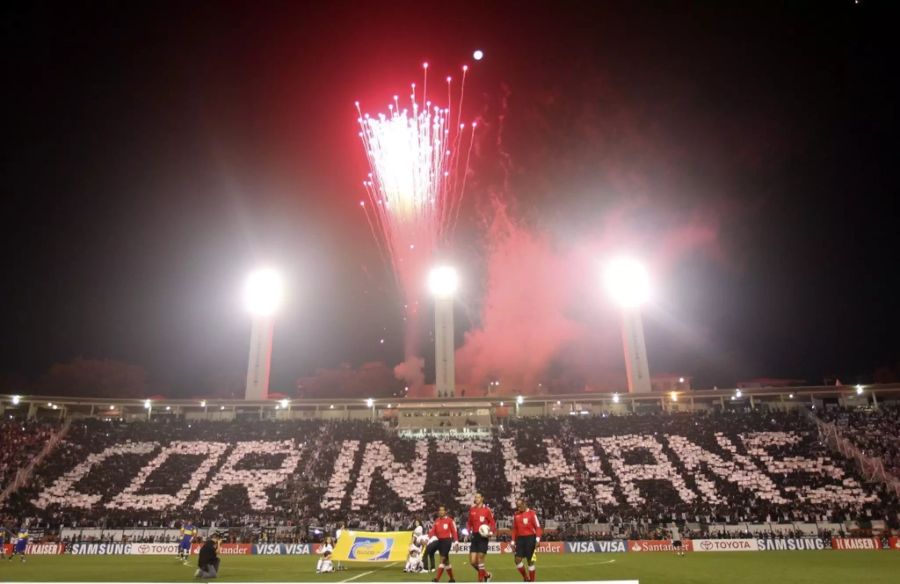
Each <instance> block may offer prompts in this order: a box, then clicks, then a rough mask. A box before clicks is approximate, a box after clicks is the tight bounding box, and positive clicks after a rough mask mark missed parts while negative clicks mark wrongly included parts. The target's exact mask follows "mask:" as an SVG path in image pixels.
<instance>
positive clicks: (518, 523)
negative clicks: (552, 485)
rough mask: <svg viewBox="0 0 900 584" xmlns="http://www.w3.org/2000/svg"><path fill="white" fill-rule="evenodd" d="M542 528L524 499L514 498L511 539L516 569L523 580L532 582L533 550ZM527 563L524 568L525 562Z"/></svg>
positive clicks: (533, 575) (533, 579)
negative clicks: (514, 549)
mask: <svg viewBox="0 0 900 584" xmlns="http://www.w3.org/2000/svg"><path fill="white" fill-rule="evenodd" d="M542 534H543V530H542V529H541V524H540V523H539V522H538V518H537V515H536V514H535V512H534V511H533V510H531V509H529V508H528V505H526V504H525V499H523V498H521V497H519V498H518V499H516V514H515V516H514V517H513V528H512V541H513V545H514V546H515V548H516V551H515V562H516V569H517V570H518V571H519V574H522V579H523V580H524V581H525V582H534V581H535V573H536V567H535V565H534V550H535V549H536V548H537V544H538V543H540V541H541V535H542ZM526 563H527V564H528V568H527V570H526V568H525V564H526Z"/></svg>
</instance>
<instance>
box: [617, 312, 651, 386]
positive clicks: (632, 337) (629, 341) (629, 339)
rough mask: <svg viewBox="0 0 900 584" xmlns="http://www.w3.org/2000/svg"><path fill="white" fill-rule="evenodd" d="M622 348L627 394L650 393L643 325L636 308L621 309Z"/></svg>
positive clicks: (648, 367)
mask: <svg viewBox="0 0 900 584" xmlns="http://www.w3.org/2000/svg"><path fill="white" fill-rule="evenodd" d="M622 346H623V347H624V349H625V371H626V374H627V376H628V393H650V366H649V365H648V363H647V345H646V343H645V342H644V324H643V322H642V321H641V311H640V309H639V308H637V307H626V308H623V309H622Z"/></svg>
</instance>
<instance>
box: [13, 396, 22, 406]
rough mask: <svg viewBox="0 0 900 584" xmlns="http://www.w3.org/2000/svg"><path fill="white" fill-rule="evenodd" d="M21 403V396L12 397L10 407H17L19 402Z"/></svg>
mask: <svg viewBox="0 0 900 584" xmlns="http://www.w3.org/2000/svg"><path fill="white" fill-rule="evenodd" d="M21 401H22V396H20V395H14V396H12V405H14V406H17V405H19V402H21Z"/></svg>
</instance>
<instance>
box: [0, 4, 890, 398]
mask: <svg viewBox="0 0 900 584" xmlns="http://www.w3.org/2000/svg"><path fill="white" fill-rule="evenodd" d="M892 4H895V3H892V2H871V1H866V0H862V1H861V2H859V3H855V2H853V0H847V1H833V2H808V3H805V2H787V3H785V2H772V3H760V2H753V3H749V2H702V3H691V2H652V3H638V2H616V3H612V2H609V3H601V2H582V3H573V4H566V3H562V2H551V3H545V4H543V5H541V4H539V3H536V2H515V3H513V2H510V3H499V2H479V3H474V4H471V5H463V4H458V3H443V4H433V5H432V4H430V3H427V2H419V3H415V4H409V5H405V4H404V3H402V2H378V3H368V4H366V3H356V4H353V3H340V2H319V3H305V2H263V1H260V2H244V3H232V2H176V3H165V2H99V1H94V2H86V3H78V2H65V3H62V2H61V3H47V2H25V3H5V4H4V7H3V8H2V10H3V51H2V60H3V70H4V91H3V98H4V102H5V104H4V108H3V112H4V117H5V121H4V124H3V127H4V137H5V140H4V141H5V152H4V155H3V173H2V176H3V187H2V188H3V206H2V208H3V213H2V215H0V217H2V229H0V241H2V249H3V253H4V259H5V261H4V270H3V277H2V278H0V327H2V330H3V335H2V341H0V380H2V382H3V386H2V387H0V393H12V392H17V391H22V390H28V389H29V388H32V385H31V384H33V383H35V382H36V381H37V380H38V379H39V378H40V376H41V375H42V374H43V373H45V372H46V371H47V370H48V369H49V368H50V367H51V365H53V364H54V363H61V362H66V361H69V360H71V359H73V358H75V357H79V356H81V357H86V358H97V359H115V360H119V361H124V362H127V363H133V364H136V365H140V366H142V367H144V368H145V369H146V370H147V372H148V375H149V379H150V386H151V389H152V391H153V392H154V393H162V394H165V395H170V396H185V395H210V394H212V393H214V392H216V391H218V392H220V393H221V391H222V388H223V387H225V386H234V385H235V383H237V385H240V380H241V378H242V376H243V375H244V372H245V368H246V359H247V344H248V341H249V319H248V318H247V316H246V314H245V313H244V312H243V311H242V308H241V305H240V299H239V291H240V286H241V282H242V279H243V277H244V275H245V274H246V273H247V272H248V271H249V270H250V269H251V268H252V267H253V266H255V265H256V264H258V263H259V262H261V261H268V262H272V263H275V264H277V265H279V266H281V267H282V268H283V269H284V270H285V272H286V273H287V276H288V279H289V287H290V297H289V300H288V303H287V306H286V307H285V310H284V311H283V313H282V314H281V316H280V317H279V320H278V323H277V325H276V333H275V354H274V361H273V377H272V388H273V390H289V389H290V388H292V387H294V385H295V380H296V379H297V378H298V377H301V376H309V375H312V374H314V372H315V370H316V369H320V368H334V367H337V366H339V365H340V364H341V363H349V364H350V365H351V366H353V367H357V366H359V365H361V364H362V363H365V362H372V361H383V362H385V363H387V364H388V365H389V366H393V365H395V364H397V363H398V362H400V361H401V360H402V359H403V354H402V346H403V341H402V331H403V327H402V324H401V310H400V305H401V304H402V301H401V299H400V297H399V293H398V291H397V289H396V287H395V285H394V281H393V279H392V277H391V274H390V271H389V268H388V266H387V265H385V263H384V262H383V261H382V259H381V258H380V256H379V254H378V252H377V249H376V247H375V245H374V242H373V239H372V236H371V235H370V233H369V229H368V227H367V224H366V220H365V216H364V215H363V214H362V213H361V212H360V209H359V206H358V203H359V200H360V199H361V198H362V197H363V196H364V193H363V190H362V188H361V181H362V179H363V178H364V176H365V173H366V171H367V168H366V165H365V159H364V156H363V152H362V148H361V147H360V145H359V142H358V138H357V134H356V132H357V128H356V118H355V112H354V108H353V102H354V101H355V100H357V99H359V100H360V101H361V102H362V103H363V104H364V107H366V108H368V109H369V111H373V112H375V111H380V110H381V109H383V106H384V104H386V103H387V101H388V100H389V98H390V96H392V95H393V94H395V93H398V92H399V93H405V92H406V88H407V87H408V84H409V82H411V81H417V80H419V79H420V76H421V63H422V62H423V61H426V60H427V61H428V62H429V63H431V64H432V69H433V70H434V71H436V72H437V73H438V74H439V75H443V74H445V73H446V74H449V73H453V74H455V73H456V72H457V71H458V68H459V67H460V66H461V65H462V64H463V63H469V64H470V65H472V69H471V71H470V73H471V76H470V80H469V83H470V85H469V86H468V88H467V96H466V100H467V101H466V116H467V117H468V118H469V119H476V118H477V119H479V120H480V121H481V122H482V124H483V126H484V128H485V129H484V130H483V133H482V134H481V135H480V136H479V141H478V144H477V147H476V151H477V156H476V160H475V162H474V164H473V175H472V182H471V186H470V188H469V190H468V191H467V193H466V197H467V199H466V206H465V208H464V210H463V221H462V223H461V225H460V228H459V229H458V232H457V235H456V237H455V240H454V241H455V246H456V247H455V255H456V257H457V258H459V259H460V260H461V261H464V262H465V263H466V265H468V266H469V268H468V269H467V270H466V277H467V279H468V281H469V282H470V285H469V286H468V287H467V289H466V293H465V296H464V297H463V298H462V299H461V300H460V303H459V305H460V307H459V309H458V316H459V318H458V320H457V322H458V327H459V328H460V329H461V330H460V331H459V334H458V338H459V342H460V344H462V343H463V342H464V337H463V335H464V333H465V331H466V330H467V329H476V328H478V326H479V323H480V321H481V319H482V318H483V316H484V315H485V314H487V312H488V311H490V310H494V309H496V308H497V307H492V306H488V303H486V302H485V301H484V298H485V297H486V290H485V287H486V286H487V284H484V281H485V280H486V278H485V277H484V274H485V270H486V269H487V267H486V266H487V265H488V264H489V261H488V259H487V254H488V252H487V251H486V249H487V246H486V245H485V242H486V241H489V236H488V233H489V232H490V230H491V227H490V222H489V214H490V212H491V211H490V209H491V208H492V207H491V201H494V202H496V201H498V200H500V201H504V202H505V204H506V205H507V212H508V213H509V215H510V217H512V219H513V220H514V221H515V223H516V225H517V226H519V228H521V229H522V230H523V232H525V233H530V234H532V235H533V236H535V237H537V238H538V239H539V240H540V241H541V242H542V244H541V245H543V246H544V247H542V248H541V250H542V251H541V253H550V254H552V253H557V252H558V253H560V254H562V256H563V257H565V253H567V251H566V250H569V251H571V250H572V249H574V248H581V247H583V246H588V247H590V246H591V245H594V244H595V243H597V242H602V243H597V245H598V246H599V247H598V248H597V249H611V248H612V247H628V248H630V249H636V250H637V251H638V252H639V253H641V254H643V255H645V256H646V257H648V258H650V259H651V261H652V262H653V265H654V267H655V269H656V270H657V271H656V276H657V277H656V282H655V283H656V285H657V287H658V292H659V298H660V306H658V307H656V309H654V310H651V311H649V312H648V314H647V315H646V318H645V324H646V327H647V336H648V352H649V358H650V365H651V369H652V370H653V371H672V372H678V373H687V374H691V375H694V376H696V383H697V384H699V385H700V386H707V387H708V386H712V385H713V384H717V385H719V386H720V387H724V386H730V385H733V384H734V383H735V382H736V381H737V380H739V379H746V378H749V377H757V376H768V377H775V376H777V377H792V378H799V379H806V380H809V381H810V382H814V383H819V382H821V381H822V379H823V378H825V377H827V376H835V375H836V376H838V377H840V378H841V380H842V381H844V382H847V383H852V382H857V381H861V382H868V381H871V380H872V379H873V374H874V372H875V371H876V369H878V368H879V367H893V368H896V369H897V370H898V373H900V332H898V331H900V302H898V298H900V261H898V256H900V254H898V251H900V204H898V202H897V201H898V195H900V164H898V160H900V157H898V154H900V151H898V147H897V135H898V130H900V127H898V126H900V124H898V119H897V104H898V103H900V99H898V98H900V95H898V90H897V83H896V74H897V65H896V63H897V50H896V31H895V30H894V28H895V23H896V17H897V16H898V14H897V13H896V8H895V7H893V6H891V5H892ZM475 49H483V50H484V52H485V58H484V60H483V61H481V62H479V63H477V64H476V63H474V62H473V61H472V60H471V55H472V51H473V50H475ZM611 241H612V242H613V243H611ZM591 242H593V243H591ZM577 277H578V279H579V281H580V282H582V283H583V285H584V286H585V288H586V289H585V290H584V292H583V302H584V303H585V304H592V305H593V304H602V302H603V299H602V294H601V293H600V292H599V291H597V290H595V289H593V288H596V287H597V286H596V284H595V283H594V282H592V281H590V278H589V277H586V276H585V275H584V274H578V276H577ZM541 284H542V282H540V281H536V282H534V286H541ZM567 310H568V309H567ZM597 311H599V312H600V313H603V311H604V309H602V308H599V309H597ZM570 316H571V318H572V319H574V320H575V321H577V322H579V323H581V325H583V326H584V327H585V328H588V329H597V330H598V331H600V332H599V333H598V334H597V335H588V336H583V337H580V338H581V341H582V342H581V343H580V346H579V347H578V348H573V347H571V346H567V345H566V344H565V343H562V345H561V346H560V347H559V351H558V352H557V354H554V356H553V359H552V360H551V361H552V362H549V363H547V364H546V369H547V374H546V375H547V376H553V375H561V377H563V378H565V377H566V375H565V374H559V369H560V368H563V369H565V368H566V367H567V366H568V364H569V363H572V362H574V361H573V360H578V359H581V360H582V361H585V359H586V360H587V361H589V362H590V363H588V364H587V365H586V366H585V367H586V369H591V370H594V371H595V370H596V369H597V368H604V367H607V366H608V367H609V368H610V369H611V371H612V374H613V375H619V374H620V369H621V348H620V345H618V344H617V343H618V330H617V329H616V327H615V326H613V325H611V324H610V323H614V320H611V319H610V318H609V315H608V314H607V315H606V316H603V314H600V315H599V316H598V315H597V314H594V309H593V308H591V309H584V310H581V311H578V310H576V311H575V314H574V315H570ZM592 319H595V320H592ZM597 319H599V320H597ZM594 325H596V326H594ZM426 337H427V333H426ZM381 339H384V342H383V343H382V342H381ZM585 343H588V344H587V345H585ZM591 343H593V344H591ZM522 351H523V353H527V352H528V351H529V347H527V346H526V347H522ZM423 355H424V356H425V357H426V359H428V358H429V357H430V353H429V351H428V350H426V349H425V348H423ZM573 355H575V356H573ZM578 355H580V357H579V356H578ZM585 355H594V357H596V359H594V358H593V357H587V358H585ZM573 367H574V366H573ZM595 372H596V371H595ZM591 375H592V374H591V373H585V376H586V377H584V376H583V377H582V378H579V380H577V383H581V382H587V381H590V379H589V378H590V377H591ZM585 380H587V381H585ZM573 383H576V382H573ZM135 397H138V396H135Z"/></svg>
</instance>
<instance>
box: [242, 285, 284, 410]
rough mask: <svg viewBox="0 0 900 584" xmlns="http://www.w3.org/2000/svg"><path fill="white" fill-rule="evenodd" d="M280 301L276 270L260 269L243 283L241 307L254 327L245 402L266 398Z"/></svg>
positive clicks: (280, 286)
mask: <svg viewBox="0 0 900 584" xmlns="http://www.w3.org/2000/svg"><path fill="white" fill-rule="evenodd" d="M283 300H284V281H283V279H282V277H281V274H279V273H278V271H277V270H275V269H273V268H260V269H258V270H256V271H254V272H252V273H251V274H250V275H249V276H248V277H247V281H246V282H245V283H244V306H245V307H246V308H247V311H248V312H250V314H251V315H253V325H252V328H251V332H250V358H249V361H248V364H247V385H246V388H245V390H244V399H248V400H264V399H266V398H267V397H268V395H269V373H270V367H271V364H272V334H273V331H274V327H275V320H274V317H275V313H276V312H277V311H278V309H279V308H280V307H281V304H282V301H283Z"/></svg>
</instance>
